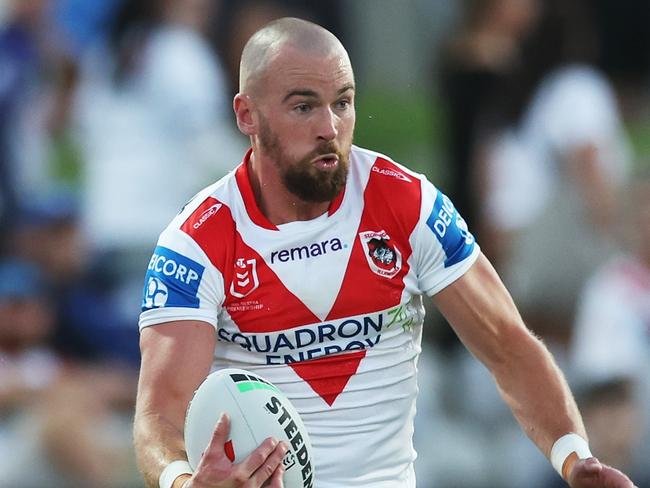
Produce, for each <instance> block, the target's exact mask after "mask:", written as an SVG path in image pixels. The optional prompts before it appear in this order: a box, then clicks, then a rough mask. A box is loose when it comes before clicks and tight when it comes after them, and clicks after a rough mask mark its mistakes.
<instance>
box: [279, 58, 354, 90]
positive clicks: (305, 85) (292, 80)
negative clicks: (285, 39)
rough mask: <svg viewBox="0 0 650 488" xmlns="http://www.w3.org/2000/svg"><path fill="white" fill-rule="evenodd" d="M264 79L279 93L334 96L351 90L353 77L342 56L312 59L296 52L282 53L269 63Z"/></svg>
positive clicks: (347, 61) (346, 59) (346, 61)
mask: <svg viewBox="0 0 650 488" xmlns="http://www.w3.org/2000/svg"><path fill="white" fill-rule="evenodd" d="M267 77H268V81H269V82H271V83H273V84H275V85H276V88H278V89H279V90H281V91H292V90H299V89H312V90H315V91H323V90H326V91H332V92H338V91H340V90H342V89H344V88H345V89H350V88H354V74H353V72H352V66H351V65H350V60H349V58H348V57H347V54H346V53H345V52H343V53H341V52H337V51H332V52H331V53H329V54H327V55H320V56H314V55H313V54H312V55H310V54H309V53H307V52H304V51H301V50H300V49H287V50H283V51H282V52H278V53H277V56H275V57H274V59H273V60H272V61H271V63H269V66H268V69H267Z"/></svg>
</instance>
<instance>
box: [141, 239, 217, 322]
mask: <svg viewBox="0 0 650 488" xmlns="http://www.w3.org/2000/svg"><path fill="white" fill-rule="evenodd" d="M204 270H205V268H204V267H203V266H202V265H200V264H199V263H197V262H196V261H193V260H192V259H190V258H188V257H186V256H183V255H182V254H179V253H177V252H176V251H172V250H171V249H168V248H166V247H163V246H157V247H156V249H155V250H154V252H153V256H152V257H151V260H150V261H149V266H148V267H147V275H146V276H145V282H144V293H143V299H142V311H143V312H144V311H146V310H151V309H152V308H161V307H185V308H199V297H198V291H199V285H200V284H201V278H202V277H203V271H204Z"/></svg>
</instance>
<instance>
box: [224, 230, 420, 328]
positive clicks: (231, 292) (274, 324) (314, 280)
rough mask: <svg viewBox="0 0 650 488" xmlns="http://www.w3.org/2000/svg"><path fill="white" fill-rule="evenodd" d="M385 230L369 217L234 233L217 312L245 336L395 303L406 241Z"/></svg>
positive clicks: (405, 266)
mask: <svg viewBox="0 0 650 488" xmlns="http://www.w3.org/2000/svg"><path fill="white" fill-rule="evenodd" d="M351 224H352V225H351ZM355 224H356V225H355ZM386 224H387V223H383V224H382V222H381V221H378V220H377V219H372V220H367V221H366V222H359V221H358V222H356V223H355V222H340V223H339V224H338V225H331V226H324V227H322V228H320V229H317V230H316V231H314V232H303V233H299V234H295V235H293V236H290V237H286V236H284V235H281V234H280V233H278V234H277V236H273V237H275V238H266V239H261V238H255V237H250V236H246V235H245V234H244V235H242V238H241V239H239V240H238V242H236V243H234V245H233V246H232V248H231V249H232V253H231V254H230V256H229V259H228V260H227V265H226V267H225V268H226V270H225V271H226V273H224V291H225V300H224V304H223V309H224V310H225V311H226V312H227V313H228V314H229V315H230V316H231V318H232V319H233V321H234V322H235V323H236V324H237V325H238V327H239V328H240V329H241V330H248V331H251V332H252V331H274V330H281V329H287V328H291V327H297V326H299V325H305V324H313V323H316V322H321V321H323V320H326V319H337V318H341V317H346V316H351V315H357V314H362V313H366V312H370V311H376V310H385V309H387V308H389V307H392V306H395V305H398V304H399V303H400V301H401V299H402V295H403V293H404V290H405V285H406V282H407V280H405V278H406V277H407V276H408V274H409V266H408V263H407V260H408V258H409V256H410V254H411V249H410V244H409V241H408V236H404V235H401V234H400V233H399V232H398V229H396V228H392V226H390V225H386Z"/></svg>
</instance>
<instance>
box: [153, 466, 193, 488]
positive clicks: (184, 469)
mask: <svg viewBox="0 0 650 488" xmlns="http://www.w3.org/2000/svg"><path fill="white" fill-rule="evenodd" d="M182 474H190V475H191V474H192V467H191V466H190V463H188V462H187V461H172V462H171V463H169V464H168V465H167V466H166V467H165V469H163V471H162V473H160V478H158V486H160V488H172V485H173V484H174V481H176V478H178V477H179V476H180V475H182Z"/></svg>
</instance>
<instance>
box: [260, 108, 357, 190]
mask: <svg viewBox="0 0 650 488" xmlns="http://www.w3.org/2000/svg"><path fill="white" fill-rule="evenodd" d="M259 136H260V145H261V146H262V148H263V149H264V151H265V152H266V153H268V154H269V156H271V158H272V159H273V160H274V161H275V164H276V165H277V167H278V169H279V171H280V176H281V178H282V182H283V183H284V186H285V187H286V188H287V190H289V192H291V193H292V194H294V195H295V196H297V197H298V198H300V199H301V200H302V201H304V202H314V203H322V202H329V201H331V200H333V199H334V198H335V197H336V196H337V195H338V194H339V193H341V191H342V190H343V188H344V187H345V182H346V181H347V177H348V168H349V165H350V164H349V157H348V155H349V154H350V147H349V145H348V147H347V148H345V150H342V148H340V147H339V145H338V144H337V143H336V142H334V141H330V142H324V143H323V144H321V145H319V146H318V147H317V148H316V149H314V150H313V151H311V152H310V153H308V154H307V155H305V156H303V157H290V156H289V155H287V153H286V151H285V150H284V148H283V147H282V146H281V145H280V141H279V139H278V137H277V135H276V134H275V133H273V131H272V130H271V126H270V124H269V123H268V122H267V120H266V119H265V118H263V117H262V118H261V123H260V133H259ZM325 154H336V156H337V157H338V164H337V165H336V168H334V169H333V170H321V169H318V168H317V167H316V166H314V164H313V163H312V161H313V160H314V159H315V158H317V157H318V156H322V155H325Z"/></svg>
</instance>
